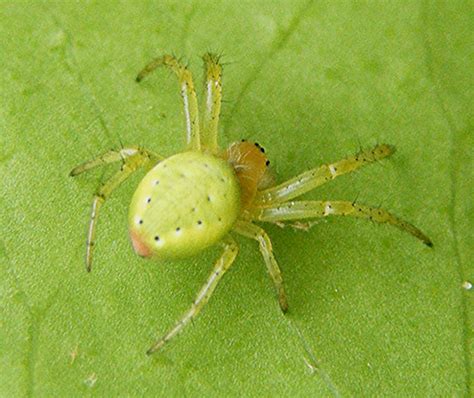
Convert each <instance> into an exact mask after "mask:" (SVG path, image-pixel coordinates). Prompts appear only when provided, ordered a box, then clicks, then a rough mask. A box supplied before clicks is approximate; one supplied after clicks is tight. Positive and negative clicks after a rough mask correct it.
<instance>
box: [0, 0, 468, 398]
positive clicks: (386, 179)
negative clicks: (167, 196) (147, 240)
mask: <svg viewBox="0 0 474 398" xmlns="http://www.w3.org/2000/svg"><path fill="white" fill-rule="evenodd" d="M472 13H473V7H472V2H469V1H452V2H428V1H411V2H410V1H408V2H396V1H392V2H365V3H364V2H351V1H338V2H312V1H307V2H302V1H293V2H273V1H261V2H250V1H248V2H243V3H241V2H230V1H225V2H211V1H208V2H200V1H194V2H186V3H184V2H178V1H165V2H80V3H72V2H63V3H45V2H18V3H17V2H2V4H1V5H0V20H1V23H0V36H1V37H2V56H1V58H0V63H1V66H2V68H1V70H2V73H1V74H0V91H1V101H2V103H1V107H0V112H1V113H0V175H1V177H2V187H1V195H0V199H1V202H0V204H1V213H0V223H1V224H0V228H1V229H0V233H1V235H0V236H1V237H0V239H1V240H0V264H1V272H2V274H1V285H0V286H1V290H0V293H1V312H2V315H1V321H0V322H1V323H0V326H1V328H0V331H1V332H0V333H1V334H0V357H1V368H0V375H1V376H0V395H2V396H9V397H14V396H48V397H51V396H82V395H98V396H165V395H166V396H242V395H245V396H471V395H472V394H473V388H472V381H473V374H472V353H473V332H472V331H473V315H474V313H473V308H474V307H473V305H472V304H473V291H474V289H470V290H468V289H467V288H466V287H467V286H468V284H467V283H466V282H473V281H474V270H473V267H472V264H473V260H474V258H473V249H472V242H473V233H472V231H473V229H474V225H473V220H474V208H473V205H472V204H473V201H472V198H473V189H472V181H473V170H474V168H473V157H472V148H473V144H474V142H473V127H474V123H473V120H474V119H473V111H472V110H473V108H472V104H473V101H474V98H473V90H472V87H473V86H474V81H473V74H472V70H473V68H474V59H473V57H472V47H471V46H470V44H471V43H472V34H473V22H472ZM208 50H212V51H216V52H223V54H224V56H223V60H224V62H225V63H226V64H225V66H224V98H225V100H226V103H225V104H224V105H223V120H222V124H221V135H220V142H221V143H222V144H224V145H227V144H228V143H230V142H232V141H235V140H239V139H240V138H244V137H245V138H249V139H252V140H256V141H258V142H259V143H260V144H262V145H263V146H264V147H265V148H266V151H267V153H268V154H269V157H270V159H271V162H272V164H273V165H274V168H275V171H276V174H277V176H278V180H279V181H283V180H285V179H287V178H290V177H292V176H294V175H296V174H297V173H298V172H301V171H303V170H307V169H308V168H310V167H313V166H316V165H318V164H320V163H323V162H328V161H332V160H338V159H340V158H342V157H344V156H346V155H350V154H352V153H354V152H355V151H357V150H358V148H359V146H363V147H370V146H371V145H374V144H375V143H381V142H387V143H390V144H393V145H395V146H396V147H397V153H396V154H395V155H394V156H393V157H392V158H390V159H388V160H384V161H383V162H380V163H379V164H376V165H374V166H370V167H367V168H364V169H363V170H361V171H360V172H357V173H355V174H351V175H349V176H343V177H340V178H338V179H337V180H336V181H333V182H332V183H330V184H327V185H325V186H324V187H321V189H319V190H318V191H315V192H312V193H311V194H309V195H307V197H308V198H313V199H327V198H330V199H346V200H353V199H354V198H356V197H357V200H358V201H360V202H361V203H366V204H371V205H379V204H382V206H383V207H384V208H387V209H388V210H390V211H393V212H394V213H395V214H397V215H399V216H400V217H403V218H404V219H406V220H408V221H411V222H413V223H414V224H415V225H417V226H418V227H420V228H421V229H422V230H423V231H424V232H426V233H427V234H428V236H430V238H432V240H433V242H434V244H435V247H434V249H432V250H430V249H429V248H427V247H424V246H423V245H422V244H421V243H420V242H418V241H416V240H415V239H413V238H412V237H411V236H409V235H408V234H403V233H401V232H399V231H398V230H396V229H394V228H390V227H388V226H379V225H372V224H371V223H367V222H365V221H363V220H354V219H345V218H333V219H328V220H327V221H324V222H319V223H318V224H317V225H315V226H314V227H313V228H312V229H311V230H310V231H309V232H304V231H294V230H291V229H280V228H278V227H276V226H269V227H268V228H267V231H268V232H269V234H270V236H271V238H272V240H273V244H274V249H275V253H276V256H277V259H278V261H279V263H280V265H281V268H282V270H283V273H284V278H285V283H286V288H287V292H288V296H289V303H290V312H289V313H288V314H287V315H286V316H284V315H282V314H281V312H280V310H279V308H278V305H277V303H276V300H275V297H274V294H273V290H272V286H271V283H270V282H269V279H268V277H267V275H266V271H265V267H264V264H263V261H262V259H261V256H260V254H259V252H258V249H257V247H256V245H255V242H250V241H246V240H244V239H239V243H240V245H241V252H240V255H239V258H238V260H237V262H236V263H235V265H234V266H233V268H232V270H231V271H230V272H229V274H228V275H226V276H225V278H224V279H223V281H222V285H221V286H220V287H219V288H218V289H217V291H216V293H215V295H214V296H213V298H212V300H211V301H210V303H209V304H208V306H207V307H206V308H205V310H204V311H203V313H202V315H201V316H200V317H199V318H197V319H196V321H195V322H194V324H193V325H192V326H190V327H189V328H187V329H186V330H185V331H184V332H183V333H182V334H181V335H180V336H179V337H178V338H177V339H176V340H175V341H174V342H172V343H170V345H169V346H168V347H166V349H165V351H164V352H163V353H159V354H157V355H155V356H153V357H148V356H146V355H145V351H146V349H147V348H148V347H149V345H150V344H151V343H152V342H153V341H154V339H156V338H157V337H159V336H160V335H161V334H163V333H164V332H166V331H167V330H168V328H169V327H170V326H172V325H173V323H174V321H175V320H176V319H177V318H178V317H179V316H180V315H181V313H182V312H183V311H184V310H185V309H186V308H187V307H188V306H189V305H190V303H191V301H192V300H193V297H194V295H195V294H196V292H197V291H198V289H199V288H200V286H201V284H202V283H203V281H204V280H205V278H206V277H207V274H208V273H209V272H210V269H211V267H212V262H213V261H214V259H215V258H216V256H217V255H218V253H219V250H218V249H217V248H215V249H211V250H209V251H206V252H205V253H203V254H202V255H201V256H198V257H195V258H191V259H186V260H182V261H176V262H166V263H160V264H155V263H152V262H148V261H145V260H142V259H140V258H139V257H137V256H135V255H134V254H133V251H132V249H131V247H130V244H129V241H128V237H127V225H126V213H127V208H128V204H129V201H130V198H131V195H132V194H133V191H134V187H136V185H137V184H138V182H139V180H140V177H141V176H137V177H136V178H133V179H132V181H130V182H129V183H127V184H125V185H124V186H122V187H120V188H119V189H118V190H117V191H116V192H115V193H114V195H113V196H112V198H111V199H110V200H109V201H108V202H107V203H106V205H105V206H104V208H103V212H102V214H101V219H100V222H99V226H98V242H97V243H98V245H97V248H96V257H95V263H94V268H93V271H92V273H90V274H88V273H86V272H85V269H84V263H83V255H84V249H85V247H84V246H85V231H86V224H87V220H88V217H89V206H90V202H91V197H92V193H93V191H94V189H95V188H96V187H97V185H98V184H99V181H101V180H103V179H104V178H106V176H108V175H109V173H110V172H111V171H112V168H110V169H107V170H106V171H105V174H102V172H100V171H99V172H91V173H90V174H88V175H84V176H79V177H77V178H75V179H72V178H69V177H68V173H69V171H70V170H71V169H72V168H73V167H74V166H75V165H77V164H79V163H81V162H82V161H84V160H87V159H90V158H92V157H94V156H95V155H96V154H99V153H101V152H103V151H105V150H108V149H110V148H111V147H114V148H117V147H119V146H120V142H122V143H123V144H124V145H131V144H140V145H144V146H146V147H147V148H150V149H152V150H155V151H156V152H158V153H160V154H163V155H166V156H168V155H171V154H173V153H175V152H177V151H179V150H180V149H181V148H182V147H183V144H184V120H183V115H182V110H181V108H180V107H181V103H180V98H179V94H178V87H177V84H176V81H175V79H174V77H173V76H168V75H169V74H167V73H166V72H164V71H158V72H156V73H155V74H154V75H153V76H152V77H150V78H149V79H147V80H146V81H144V82H143V83H141V84H140V85H138V84H136V83H135V81H134V78H135V76H136V73H137V72H138V71H139V70H140V69H141V68H142V67H143V66H144V65H145V64H146V63H147V62H148V61H150V60H151V59H152V58H153V57H155V56H157V55H159V54H163V53H168V52H171V53H174V54H176V55H178V56H183V59H184V60H188V61H189V65H190V68H191V69H192V70H193V72H194V74H195V78H196V80H197V81H198V83H199V82H200V79H201V78H202V76H201V74H202V65H201V60H200V58H199V57H200V56H201V55H202V54H203V53H204V52H206V51H208ZM463 283H464V285H463ZM463 286H464V287H463Z"/></svg>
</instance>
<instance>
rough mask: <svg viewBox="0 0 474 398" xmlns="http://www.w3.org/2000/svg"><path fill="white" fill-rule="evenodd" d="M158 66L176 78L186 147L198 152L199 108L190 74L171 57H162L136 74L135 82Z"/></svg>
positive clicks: (199, 144) (199, 145)
mask: <svg viewBox="0 0 474 398" xmlns="http://www.w3.org/2000/svg"><path fill="white" fill-rule="evenodd" d="M160 66H165V67H167V68H169V69H170V70H171V71H173V72H174V73H175V74H176V76H177V77H178V82H179V88H180V91H181V97H182V98H183V106H184V116H185V121H186V133H187V134H186V145H187V147H188V149H190V150H200V148H201V142H200V136H199V108H198V102H197V97H196V91H195V89H194V83H193V77H192V74H191V72H190V71H189V70H188V69H187V68H186V67H185V66H183V65H181V64H180V62H179V61H178V60H177V59H176V58H175V57H173V56H172V55H163V56H162V57H159V58H155V59H154V60H153V61H151V62H150V63H149V64H148V65H147V66H145V68H143V70H142V71H141V72H140V73H139V74H138V76H137V78H136V81H137V82H140V81H142V80H143V79H144V78H145V77H146V76H147V75H149V74H150V73H151V72H153V71H154V70H155V69H156V68H158V67H160Z"/></svg>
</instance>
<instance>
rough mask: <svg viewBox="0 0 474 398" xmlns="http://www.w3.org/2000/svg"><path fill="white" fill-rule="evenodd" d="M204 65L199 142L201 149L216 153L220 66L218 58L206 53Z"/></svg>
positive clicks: (220, 82) (219, 110)
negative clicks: (202, 109)
mask: <svg viewBox="0 0 474 398" xmlns="http://www.w3.org/2000/svg"><path fill="white" fill-rule="evenodd" d="M202 59H203V60H204V65H205V68H206V69H205V76H204V77H205V82H206V83H205V84H206V87H205V90H206V92H205V101H206V103H205V104H204V115H203V121H202V135H201V141H202V145H203V147H206V148H207V149H209V150H210V151H211V152H214V153H215V152H216V151H217V148H218V145H217V134H218V125H219V116H220V113H221V102H222V66H221V64H220V63H219V56H218V55H216V54H211V53H206V54H204V56H203V57H202Z"/></svg>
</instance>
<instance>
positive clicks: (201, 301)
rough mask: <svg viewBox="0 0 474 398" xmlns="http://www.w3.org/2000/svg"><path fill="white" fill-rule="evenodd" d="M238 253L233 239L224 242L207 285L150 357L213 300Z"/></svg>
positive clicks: (151, 349) (153, 346)
mask: <svg viewBox="0 0 474 398" xmlns="http://www.w3.org/2000/svg"><path fill="white" fill-rule="evenodd" d="M238 251H239V247H238V246H237V243H236V242H235V241H234V239H233V238H232V237H230V236H227V238H226V239H225V241H224V251H223V253H222V255H221V257H220V258H219V260H217V262H216V263H215V265H214V269H213V270H212V273H211V275H210V276H209V277H208V279H207V281H206V283H205V284H204V286H203V287H202V288H201V290H200V291H199V293H198V295H197V296H196V298H195V300H194V302H193V304H192V306H191V308H190V309H189V310H188V311H187V312H186V313H185V314H183V316H182V317H181V319H180V320H179V321H178V322H177V323H176V324H175V326H174V327H173V328H172V329H171V330H170V331H169V332H168V333H166V334H165V335H164V336H163V337H161V338H160V339H159V340H157V341H156V342H155V343H154V344H153V345H152V346H151V347H150V349H149V350H148V351H147V354H148V355H150V354H153V353H154V352H155V351H158V350H159V349H161V348H162V347H163V346H164V345H165V344H166V343H168V342H169V341H170V340H171V339H172V338H173V337H174V336H176V335H177V334H178V333H179V332H181V330H182V329H183V328H184V327H185V326H186V325H187V324H188V323H189V322H190V321H192V320H193V319H194V318H195V317H196V316H197V315H198V314H199V313H200V312H201V310H202V308H203V307H204V305H205V304H206V303H207V302H208V301H209V299H210V298H211V295H212V293H213V292H214V290H215V289H216V287H217V284H218V283H219V281H220V280H221V278H222V277H223V276H224V274H225V272H226V271H227V270H228V269H229V268H230V266H231V265H232V263H233V262H234V260H235V257H236V256H237V253H238Z"/></svg>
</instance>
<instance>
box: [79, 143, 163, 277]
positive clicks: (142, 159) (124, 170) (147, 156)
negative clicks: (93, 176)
mask: <svg viewBox="0 0 474 398" xmlns="http://www.w3.org/2000/svg"><path fill="white" fill-rule="evenodd" d="M122 151H124V150H122ZM122 151H118V152H114V151H111V152H107V153H106V154H104V155H102V156H100V157H98V158H97V159H93V160H91V161H89V162H86V163H84V164H82V165H80V166H78V167H76V168H75V169H73V171H71V175H72V176H75V175H77V174H80V173H82V172H84V171H86V170H89V169H91V168H94V167H97V166H100V165H102V164H104V163H111V162H116V161H119V160H122V161H123V164H122V166H121V167H120V170H119V171H117V172H116V173H115V174H114V175H112V177H110V178H109V179H108V180H107V181H106V182H104V183H103V184H102V185H101V186H100V187H99V189H98V190H97V191H96V192H95V194H94V198H93V200H92V209H91V215H90V221H89V229H88V231H87V241H86V269H87V271H89V272H90V270H91V268H92V254H93V249H94V245H95V234H96V227H97V219H98V216H99V211H100V208H101V207H102V205H103V203H104V202H105V201H106V199H108V197H109V196H110V195H111V194H112V192H113V191H114V190H115V189H116V188H118V187H119V185H120V184H121V183H122V182H124V181H125V180H126V179H127V178H128V177H130V176H131V175H132V174H133V173H134V172H135V171H137V170H138V169H139V168H141V167H146V166H152V165H154V164H155V163H156V161H158V159H159V158H158V156H156V155H154V154H152V153H151V152H148V151H145V150H143V149H140V150H137V151H136V152H134V153H133V154H128V155H127V156H124V157H122V156H121V154H120V152H122Z"/></svg>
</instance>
